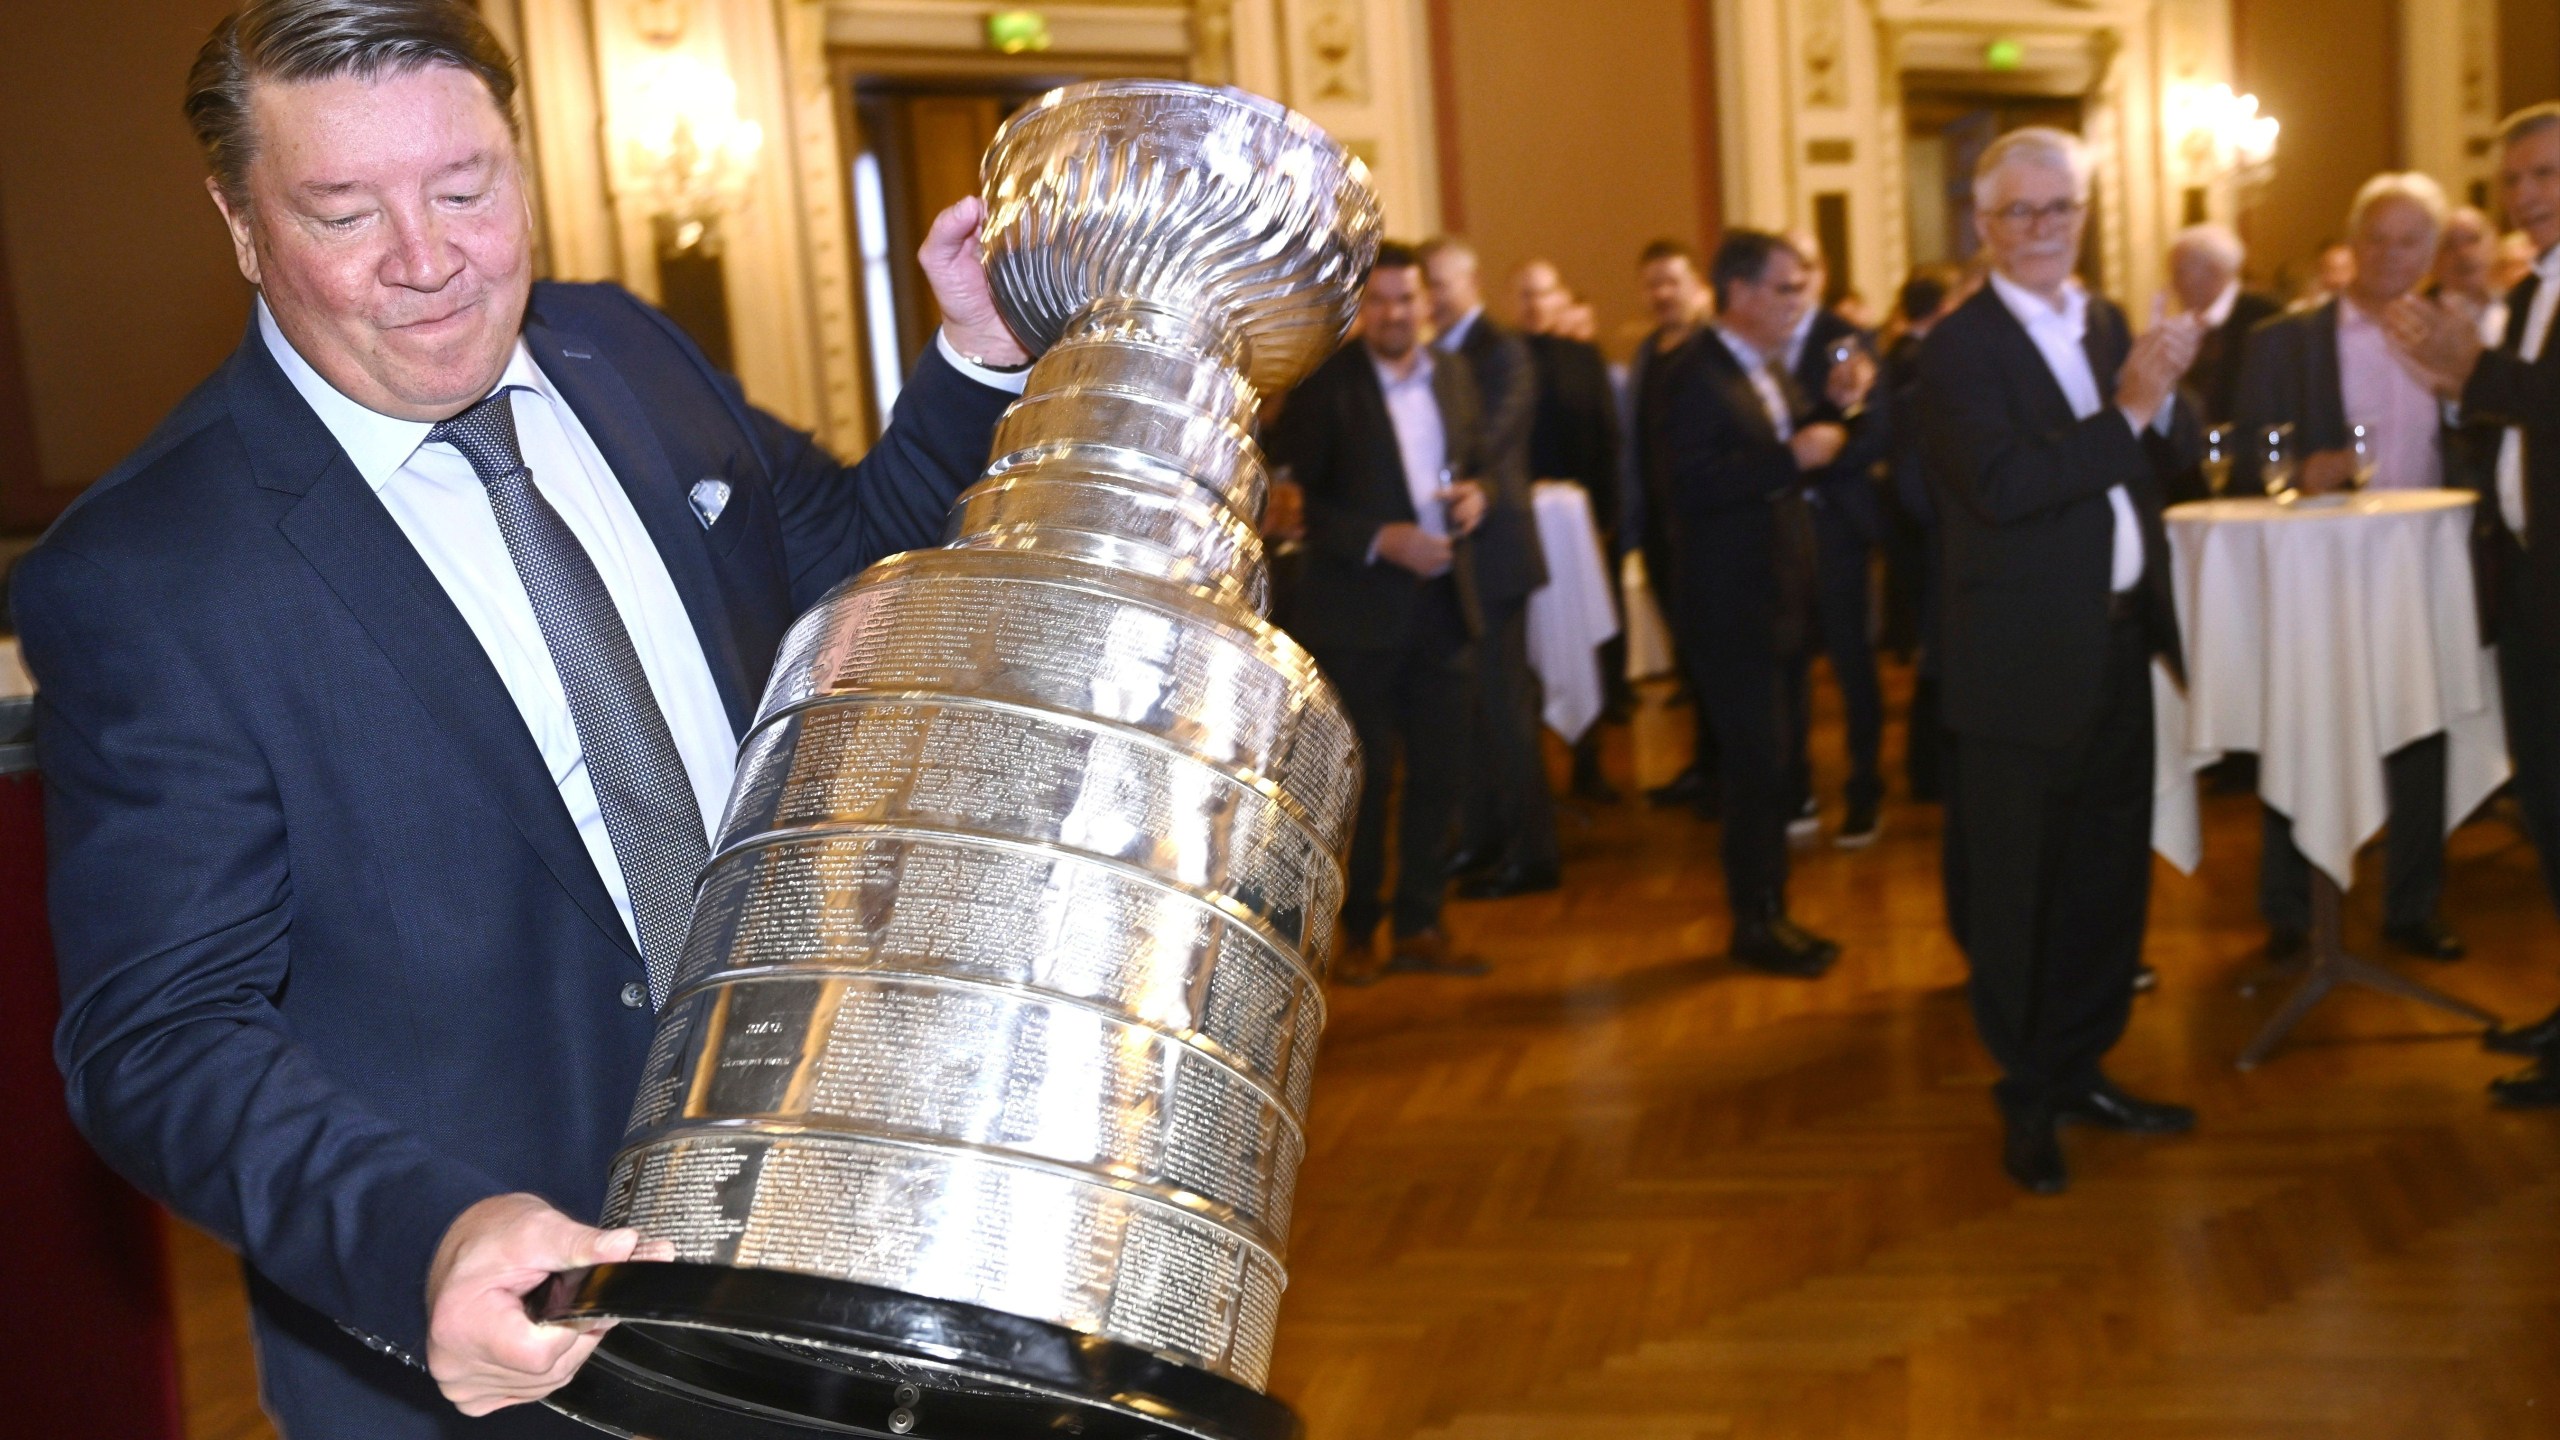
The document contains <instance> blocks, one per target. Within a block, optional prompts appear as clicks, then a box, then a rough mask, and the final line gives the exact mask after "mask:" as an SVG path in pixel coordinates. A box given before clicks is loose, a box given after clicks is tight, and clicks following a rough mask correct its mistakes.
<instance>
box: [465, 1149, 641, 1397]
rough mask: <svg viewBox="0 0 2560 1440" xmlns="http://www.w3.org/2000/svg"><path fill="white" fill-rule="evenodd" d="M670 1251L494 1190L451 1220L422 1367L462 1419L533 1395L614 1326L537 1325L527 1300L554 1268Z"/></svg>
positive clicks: (565, 1373) (552, 1385)
mask: <svg viewBox="0 0 2560 1440" xmlns="http://www.w3.org/2000/svg"><path fill="white" fill-rule="evenodd" d="M674 1257H675V1247H673V1246H672V1245H669V1244H668V1243H667V1242H665V1241H663V1240H656V1241H646V1242H644V1241H642V1239H641V1238H640V1232H639V1231H637V1230H599V1229H596V1228H595V1227H594V1226H592V1225H581V1224H579V1223H578V1222H577V1221H575V1220H572V1219H570V1218H569V1217H568V1216H566V1215H563V1214H561V1213H560V1212H559V1211H557V1210H554V1209H552V1208H551V1207H550V1206H549V1205H546V1204H544V1203H543V1202H542V1200H541V1199H540V1198H539V1197H538V1196H533V1195H492V1196H490V1197H489V1198H488V1199H486V1200H483V1201H481V1202H480V1203H479V1204H477V1205H474V1206H472V1207H471V1208H470V1209H468V1210H465V1211H463V1212H462V1213H461V1214H460V1215H458V1216H455V1217H454V1221H453V1224H452V1226H451V1227H450V1228H448V1229H447V1230H446V1231H445V1232H444V1242H443V1243H442V1244H440V1245H438V1246H437V1247H436V1258H435V1264H434V1265H433V1266H431V1267H429V1269H428V1271H427V1373H428V1374H430V1375H433V1376H434V1377H435V1380H436V1385H437V1386H438V1387H439V1388H441V1389H442V1390H443V1391H444V1398H446V1399H447V1400H450V1401H452V1402H453V1404H454V1408H455V1409H458V1410H460V1411H461V1412H462V1413H463V1414H465V1415H486V1414H488V1413H489V1412H491V1411H493V1410H503V1409H505V1408H506V1407H507V1406H509V1405H521V1404H523V1403H524V1402H526V1401H528V1400H539V1399H541V1398H542V1397H543V1396H545V1395H548V1394H550V1393H551V1392H552V1391H554V1390H557V1389H559V1388H560V1387H561V1386H563V1385H566V1384H568V1383H569V1377H570V1376H572V1375H575V1374H577V1373H578V1367H579V1366H580V1365H583V1364H585V1363H586V1359H587V1355H588V1354H589V1352H591V1351H593V1350H594V1349H595V1348H596V1342H597V1341H599V1340H602V1339H603V1338H604V1332H605V1331H606V1330H607V1329H609V1328H611V1326H610V1324H609V1323H600V1324H592V1325H589V1324H581V1325H537V1324H535V1323H534V1322H533V1321H532V1319H530V1318H529V1317H528V1316H527V1315H526V1314H525V1310H524V1297H525V1296H526V1295H528V1294H530V1293H531V1292H532V1291H533V1289H534V1288H535V1287H536V1286H539V1285H540V1284H542V1283H543V1282H544V1281H546V1280H548V1279H550V1278H551V1275H552V1272H553V1271H556V1270H573V1269H576V1268H577V1267H579V1266H581V1265H603V1264H609V1263H612V1262H616V1261H622V1260H669V1259H673V1258H674Z"/></svg>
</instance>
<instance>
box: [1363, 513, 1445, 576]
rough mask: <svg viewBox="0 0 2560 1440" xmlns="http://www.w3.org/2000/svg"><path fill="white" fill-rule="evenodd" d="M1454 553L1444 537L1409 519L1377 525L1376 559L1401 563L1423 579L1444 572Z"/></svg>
mask: <svg viewBox="0 0 2560 1440" xmlns="http://www.w3.org/2000/svg"><path fill="white" fill-rule="evenodd" d="M1456 555H1457V551H1456V549H1455V548H1454V547H1452V546H1451V545H1450V544H1449V539H1448V537H1447V536H1445V535H1434V534H1432V533H1431V532H1430V531H1428V530H1425V529H1423V528H1422V527H1421V526H1419V525H1415V524H1412V523H1411V522H1409V521H1404V520H1398V521H1396V522H1395V523H1394V524H1392V525H1381V526H1379V527H1378V558H1379V559H1381V560H1384V561H1386V562H1387V563H1389V564H1391V565H1401V566H1403V567H1404V568H1405V569H1407V570H1410V571H1412V572H1413V573H1414V574H1416V575H1419V576H1421V577H1422V578H1423V579H1425V580H1428V579H1431V578H1432V577H1434V576H1437V575H1445V574H1447V573H1448V572H1449V562H1450V561H1451V560H1452V559H1453V558H1455V557H1456Z"/></svg>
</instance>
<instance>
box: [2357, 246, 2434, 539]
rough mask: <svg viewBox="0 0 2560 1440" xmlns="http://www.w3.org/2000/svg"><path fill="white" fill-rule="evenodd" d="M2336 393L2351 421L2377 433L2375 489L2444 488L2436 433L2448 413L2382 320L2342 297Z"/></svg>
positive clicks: (2374, 440)
mask: <svg viewBox="0 0 2560 1440" xmlns="http://www.w3.org/2000/svg"><path fill="white" fill-rule="evenodd" d="M2338 391H2339V399H2340V400H2342V401H2344V402H2345V405H2346V411H2347V423H2348V424H2349V425H2363V426H2367V427H2369V428H2370V429H2371V431H2372V434H2373V459H2374V465H2373V488H2374V489H2376V490H2433V489H2436V488H2438V487H2439V486H2441V485H2443V484H2444V452H2443V450H2441V449H2440V448H2438V442H2437V430H2438V428H2439V427H2440V426H2441V425H2442V424H2443V423H2444V411H2443V409H2442V407H2441V406H2439V405H2438V404H2437V403H2436V397H2435V395H2434V393H2433V392H2432V391H2430V390H2428V388H2427V387H2426V384H2425V383H2424V382H2423V381H2421V380H2419V379H2418V377H2416V376H2415V375H2412V374H2410V373H2409V367H2408V366H2406V365H2404V364H2402V363H2401V361H2400V354H2399V352H2398V351H2396V350H2394V349H2393V348H2392V346H2391V339H2390V337H2389V336H2388V335H2386V334H2384V333H2383V329H2382V322H2381V321H2380V320H2378V319H2376V318H2375V317H2374V316H2372V315H2369V314H2367V313H2366V312H2365V311H2364V310H2363V309H2361V308H2359V307H2358V306H2357V304H2356V302H2355V301H2353V300H2350V299H2348V298H2347V297H2346V296H2343V295H2341V296H2339V297H2338Z"/></svg>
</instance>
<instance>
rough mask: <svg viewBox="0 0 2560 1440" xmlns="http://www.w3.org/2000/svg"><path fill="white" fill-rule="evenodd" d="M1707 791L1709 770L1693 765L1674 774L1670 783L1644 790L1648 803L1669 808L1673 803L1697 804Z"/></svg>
mask: <svg viewBox="0 0 2560 1440" xmlns="http://www.w3.org/2000/svg"><path fill="white" fill-rule="evenodd" d="M1707 793H1708V786H1707V772H1706V771H1704V770H1701V769H1699V768H1698V767H1697V766H1695V765H1692V766H1690V767H1689V768H1688V769H1686V770H1683V771H1681V772H1680V773H1679V774H1677V775H1674V776H1672V777H1671V780H1670V783H1668V784H1664V785H1656V786H1654V787H1653V788H1652V789H1650V790H1647V791H1646V792H1644V798H1645V802H1646V803H1647V804H1651V805H1659V806H1663V807H1666V808H1668V807H1670V806H1673V805H1695V804H1697V803H1698V802H1699V801H1700V800H1702V799H1704V798H1706V795H1707Z"/></svg>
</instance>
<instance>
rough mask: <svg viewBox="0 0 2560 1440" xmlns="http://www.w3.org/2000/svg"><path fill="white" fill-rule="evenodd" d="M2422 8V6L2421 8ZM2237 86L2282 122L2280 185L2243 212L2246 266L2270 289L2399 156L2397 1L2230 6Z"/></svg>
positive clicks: (2276, 0) (2293, 0) (2243, 1)
mask: <svg viewBox="0 0 2560 1440" xmlns="http://www.w3.org/2000/svg"><path fill="white" fill-rule="evenodd" d="M2418 3H2424V0H2418ZM2231 9H2232V15H2231V23H2232V52H2233V53H2232V59H2233V67H2234V69H2235V71H2236V72H2237V76H2238V79H2237V84H2238V88H2240V89H2241V90H2244V91H2250V92H2253V93H2255V94H2256V95H2257V97H2258V99H2259V101H2260V102H2261V103H2262V104H2263V105H2264V106H2265V107H2266V111H2267V113H2268V114H2271V115H2274V116H2276V117H2277V118H2279V119H2281V120H2282V121H2283V122H2284V134H2283V136H2282V138H2281V139H2280V140H2279V141H2278V148H2277V151H2276V174H2275V178H2274V179H2273V180H2271V181H2270V182H2268V184H2267V185H2266V187H2265V188H2264V189H2263V190H2261V191H2259V192H2258V194H2257V195H2256V197H2255V198H2254V200H2253V201H2252V202H2251V203H2250V205H2249V207H2248V209H2247V211H2246V212H2245V213H2244V215H2243V216H2242V224H2241V229H2242V231H2243V233H2244V234H2246V235H2247V236H2248V239H2249V247H2250V252H2251V253H2250V267H2249V268H2250V270H2251V271H2252V272H2253V274H2254V275H2255V276H2256V277H2257V278H2258V279H2259V280H2260V281H2261V282H2271V281H2272V280H2273V279H2274V277H2275V275H2276V272H2277V268H2278V267H2279V266H2284V265H2291V266H2294V267H2295V268H2297V269H2299V268H2300V267H2301V266H2302V265H2303V264H2304V263H2306V262H2308V261H2309V260H2310V259H2311V257H2313V256H2314V255H2316V254H2317V253H2318V252H2319V250H2320V247H2321V245H2322V244H2323V243H2324V242H2326V241H2329V240H2333V239H2336V238H2339V232H2340V231H2341V230H2342V229H2344V227H2345V221H2346V213H2347V202H2348V201H2349V200H2350V199H2352V198H2354V195H2355V191H2356V187H2357V186H2359V185H2361V184H2363V183H2364V181H2365V179H2366V177H2368V176H2370V175H2372V174H2374V173H2375V172H2376V171H2380V170H2388V169H2392V168H2394V167H2395V166H2397V165H2399V164H2400V163H2401V160H2400V138H2399V137H2400V118H2399V115H2400V110H2399V105H2400V99H2399V97H2400V81H2399V68H2398V54H2399V52H2398V49H2397V35H2398V27H2399V6H2398V4H2397V3H2396V0H2317V3H2306V0H2235V3H2234V4H2233V5H2232V7H2231Z"/></svg>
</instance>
